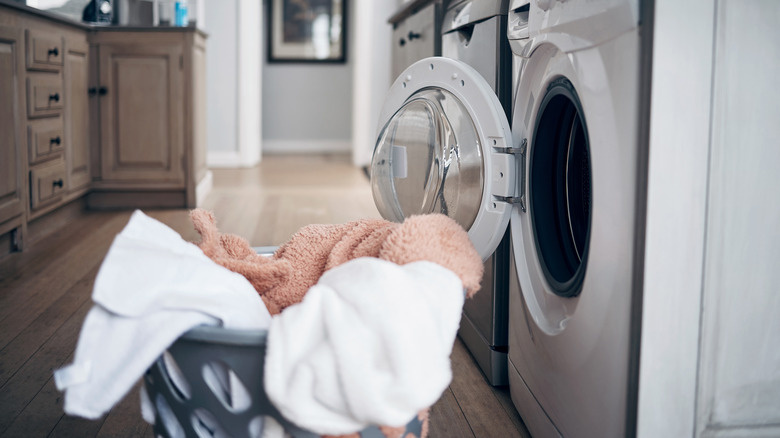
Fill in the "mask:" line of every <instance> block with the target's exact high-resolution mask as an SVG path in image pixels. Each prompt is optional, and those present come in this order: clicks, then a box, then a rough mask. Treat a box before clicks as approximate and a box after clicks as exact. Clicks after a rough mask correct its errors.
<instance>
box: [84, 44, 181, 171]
mask: <svg viewBox="0 0 780 438" xmlns="http://www.w3.org/2000/svg"><path fill="white" fill-rule="evenodd" d="M98 53H99V55H98V56H99V64H100V86H101V87H103V89H104V90H106V92H105V94H104V95H102V96H101V97H100V99H101V101H100V129H101V132H100V145H101V148H100V149H101V160H100V165H101V179H102V180H103V181H114V182H131V183H132V182H143V183H150V182H164V183H172V184H178V185H183V184H184V169H183V163H182V149H183V144H182V135H183V128H182V123H183V108H184V107H183V105H182V94H183V91H184V90H183V88H184V87H183V85H184V84H183V83H182V79H183V74H182V68H183V66H182V62H181V57H182V46H181V44H170V45H159V44H149V45H144V44H102V45H100V46H99V49H98Z"/></svg>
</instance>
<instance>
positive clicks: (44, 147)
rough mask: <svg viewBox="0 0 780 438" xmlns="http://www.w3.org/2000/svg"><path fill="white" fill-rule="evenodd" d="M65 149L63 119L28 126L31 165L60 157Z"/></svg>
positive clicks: (53, 119)
mask: <svg viewBox="0 0 780 438" xmlns="http://www.w3.org/2000/svg"><path fill="white" fill-rule="evenodd" d="M64 147H65V136H64V135H63V131H62V119H61V118H60V117H57V118H49V119H42V120H34V121H32V122H30V124H29V125H27V150H28V151H29V155H30V164H35V163H38V162H40V161H43V160H45V159H47V158H51V157H53V156H57V155H59V154H60V153H61V152H62V150H63V148H64Z"/></svg>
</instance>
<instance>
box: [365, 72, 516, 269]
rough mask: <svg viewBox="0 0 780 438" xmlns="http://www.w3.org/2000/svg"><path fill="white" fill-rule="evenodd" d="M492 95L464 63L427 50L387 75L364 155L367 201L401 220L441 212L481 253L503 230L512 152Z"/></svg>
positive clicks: (510, 196) (510, 198)
mask: <svg viewBox="0 0 780 438" xmlns="http://www.w3.org/2000/svg"><path fill="white" fill-rule="evenodd" d="M511 142H512V135H511V130H510V127H509V122H508V121H507V119H506V116H505V115H504V111H503V109H502V107H501V104H500V102H499V101H498V98H497V97H496V95H495V93H494V92H493V90H492V89H491V87H490V86H489V85H488V84H487V82H486V81H485V80H484V79H483V78H482V76H481V75H480V74H479V73H478V72H477V71H476V70H474V69H473V68H471V67H470V66H468V65H466V64H463V63H461V62H459V61H455V60H452V59H447V58H438V57H436V58H427V59H424V60H421V61H418V62H417V63H415V64H413V65H412V66H410V67H409V68H408V69H407V70H406V71H404V72H403V73H402V74H401V76H400V77H399V78H398V79H397V80H396V81H395V82H394V84H393V85H392V87H391V88H390V91H389V93H388V97H387V98H386V100H385V104H384V107H383V109H382V112H381V116H380V123H379V130H378V135H377V143H376V147H375V149H374V156H373V159H372V163H371V185H372V190H373V195H374V201H375V202H376V205H377V208H378V209H379V212H380V213H381V214H382V216H383V217H385V218H387V219H389V220H393V221H397V222H401V221H403V220H404V219H405V218H407V217H409V216H412V215H416V214H426V213H443V214H445V215H448V216H449V217H451V218H453V219H454V220H455V221H457V222H458V223H459V224H460V225H461V226H463V228H464V229H466V230H467V231H468V233H469V237H470V238H471V241H472V243H473V244H474V246H475V247H476V249H477V251H478V252H479V254H480V255H481V256H482V258H483V260H485V259H487V258H488V257H489V256H490V255H491V254H492V253H493V251H494V250H495V248H496V246H498V243H499V242H500V241H501V238H502V237H503V235H504V232H505V230H506V227H507V224H508V222H509V216H510V214H511V211H512V203H513V202H516V200H517V199H518V198H517V197H516V196H515V185H516V184H515V171H516V168H515V167H516V166H515V156H514V155H513V153H512V152H514V149H513V148H512V147H511V146H512V144H511Z"/></svg>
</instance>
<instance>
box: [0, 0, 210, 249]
mask: <svg viewBox="0 0 780 438" xmlns="http://www.w3.org/2000/svg"><path fill="white" fill-rule="evenodd" d="M205 39H206V36H205V34H203V33H202V32H200V31H198V30H196V29H193V28H181V27H165V28H142V27H141V28H124V27H111V26H109V27H91V26H85V25H83V24H81V23H77V22H73V21H70V20H68V19H64V18H58V17H56V16H55V15H51V14H41V13H40V12H39V11H36V10H35V9H32V8H28V7H26V6H24V5H16V4H12V3H7V2H2V1H0V257H1V256H3V255H5V254H6V253H8V252H9V251H12V250H16V249H20V248H21V246H22V243H23V241H22V237H23V236H22V235H23V234H24V235H25V236H27V237H25V241H27V242H28V243H32V242H34V241H36V240H38V239H39V238H41V237H42V236H44V235H45V234H47V233H49V232H51V230H54V229H56V228H57V227H58V226H59V225H61V224H63V223H65V222H67V220H68V218H69V217H71V216H72V215H74V214H79V212H80V211H81V210H83V209H84V207H87V208H94V209H105V208H111V209H115V208H122V209H125V208H156V207H169V208H170V207H174V208H175V207H178V208H182V207H186V208H192V207H195V206H196V203H197V201H196V200H197V196H196V189H197V186H198V184H199V182H201V181H208V180H207V179H206V178H205V177H206V175H207V170H206V162H205V161H206V160H205V156H206V133H205V126H206V103H205V100H206V99H205V97H206V96H205V94H206V93H205V91H206V84H205V70H206V55H205V54H206V42H205ZM204 185H205V184H204Z"/></svg>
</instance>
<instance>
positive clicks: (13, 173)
mask: <svg viewBox="0 0 780 438" xmlns="http://www.w3.org/2000/svg"><path fill="white" fill-rule="evenodd" d="M20 42H21V34H20V32H19V31H17V30H15V29H11V28H2V29H0V223H2V222H5V221H7V220H8V219H11V218H13V217H15V216H19V215H20V214H22V212H23V210H24V204H23V202H22V199H23V190H22V188H23V186H22V179H21V173H22V163H21V160H20V158H21V157H20V154H19V142H20V141H21V139H20V132H19V130H18V126H19V104H18V102H19V99H18V91H19V69H18V61H19V50H20Z"/></svg>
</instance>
